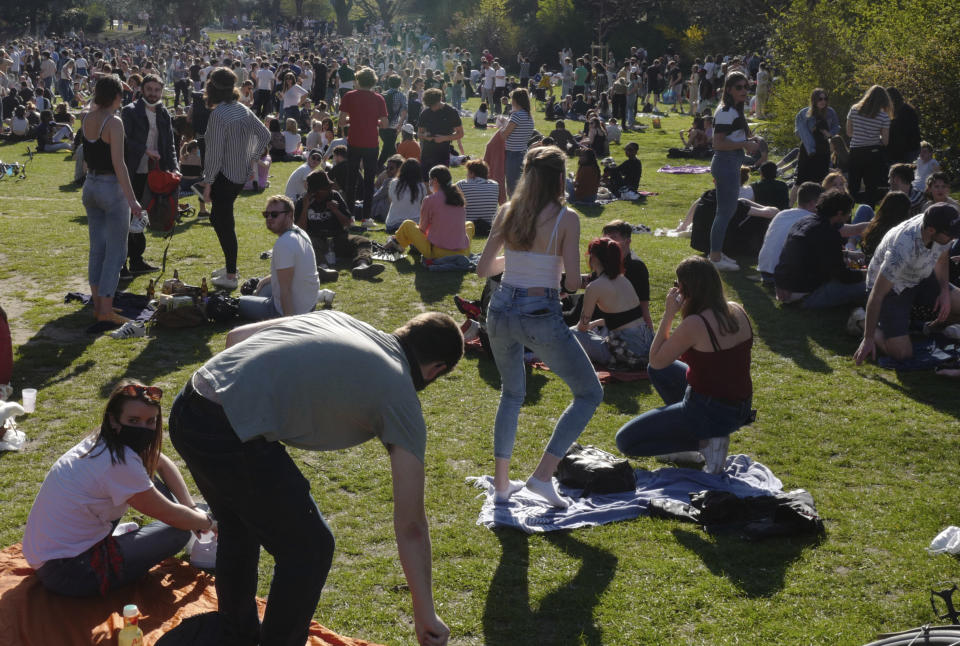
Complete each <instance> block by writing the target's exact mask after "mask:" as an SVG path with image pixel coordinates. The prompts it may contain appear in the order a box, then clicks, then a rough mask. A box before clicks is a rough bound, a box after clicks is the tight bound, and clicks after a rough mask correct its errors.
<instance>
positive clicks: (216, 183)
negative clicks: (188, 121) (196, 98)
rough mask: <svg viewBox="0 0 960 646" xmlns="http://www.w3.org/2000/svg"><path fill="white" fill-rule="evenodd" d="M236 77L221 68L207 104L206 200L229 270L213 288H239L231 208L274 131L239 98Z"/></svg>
mask: <svg viewBox="0 0 960 646" xmlns="http://www.w3.org/2000/svg"><path fill="white" fill-rule="evenodd" d="M236 82H237V75H236V74H234V73H233V71H231V70H229V69H227V68H226V67H218V68H217V69H215V70H213V71H212V72H211V73H210V76H209V77H207V87H206V90H205V93H204V94H205V97H204V98H205V102H206V104H207V107H208V108H209V109H210V110H211V112H210V120H209V121H208V122H207V131H206V135H205V137H204V141H206V154H205V155H204V159H203V181H202V184H203V185H204V189H203V201H204V202H206V203H208V204H212V206H211V210H210V223H211V224H213V230H214V231H215V232H216V234H217V239H218V240H219V241H220V248H221V249H222V250H223V258H224V262H225V266H224V267H223V269H218V270H216V271H214V272H213V274H212V276H213V281H212V282H213V284H214V285H216V286H217V287H222V288H224V289H231V290H232V289H236V288H237V250H238V245H237V231H236V225H235V222H234V219H233V204H234V202H236V201H237V196H238V195H240V190H241V189H242V188H243V185H244V183H245V182H246V181H247V176H248V174H249V171H250V165H251V164H252V163H253V162H254V161H255V160H257V159H259V158H260V156H261V155H262V154H263V151H264V149H265V148H266V147H267V144H268V143H269V141H270V131H269V130H267V128H266V126H264V125H263V123H262V122H261V121H260V119H258V118H257V115H255V114H254V113H253V112H251V111H250V109H249V108H247V107H246V106H245V105H243V104H242V103H239V102H238V101H237V99H239V98H240V93H239V92H238V91H237V89H236V87H235V85H236Z"/></svg>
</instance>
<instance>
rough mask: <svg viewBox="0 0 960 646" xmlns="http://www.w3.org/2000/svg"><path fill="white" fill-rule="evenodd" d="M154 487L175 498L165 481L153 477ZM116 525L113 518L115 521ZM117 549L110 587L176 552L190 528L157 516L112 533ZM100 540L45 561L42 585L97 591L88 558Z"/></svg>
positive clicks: (73, 593) (80, 593)
mask: <svg viewBox="0 0 960 646" xmlns="http://www.w3.org/2000/svg"><path fill="white" fill-rule="evenodd" d="M154 482H155V484H156V486H157V489H158V490H159V491H160V492H161V493H162V494H163V495H165V496H166V497H167V498H170V499H171V500H176V499H175V498H174V497H173V494H171V493H170V490H169V489H167V487H166V485H164V484H163V482H162V481H160V480H159V479H157V480H155V481H154ZM114 527H116V522H114ZM114 540H115V541H116V546H117V549H118V551H119V552H120V557H121V565H120V568H119V571H117V572H114V571H113V569H112V568H111V567H108V568H107V573H108V574H107V576H108V578H109V582H110V589H111V590H112V589H114V588H118V587H120V586H123V585H127V584H129V583H133V582H134V581H137V580H138V579H140V578H141V577H142V576H143V575H144V574H146V573H147V572H148V571H149V570H150V568H152V567H153V566H154V565H156V564H157V563H159V562H160V561H162V560H164V559H166V558H170V557H171V556H175V555H176V554H178V553H179V552H180V551H181V550H182V549H183V548H184V547H186V545H187V541H189V540H190V532H188V531H186V530H183V529H177V528H176V527H171V526H170V525H167V524H166V523H162V522H160V521H159V520H157V521H154V522H152V523H150V524H149V525H146V526H144V527H141V528H140V529H138V530H136V531H133V532H128V533H126V534H122V535H120V536H117V537H115V539H114ZM99 547H100V544H98V545H95V546H94V547H91V548H90V549H88V550H87V551H85V552H83V553H82V554H78V555H77V556H74V557H70V558H62V559H53V560H52V561H47V562H46V563H44V564H43V565H42V566H40V569H39V570H37V578H39V579H40V582H41V583H43V587H45V588H47V589H48V590H50V591H52V592H56V593H57V594H62V595H66V596H69V597H92V596H95V595H97V594H99V593H100V580H99V578H98V577H97V574H96V573H95V572H94V570H93V566H92V565H91V562H92V560H93V558H94V552H95V551H97V550H98V549H99Z"/></svg>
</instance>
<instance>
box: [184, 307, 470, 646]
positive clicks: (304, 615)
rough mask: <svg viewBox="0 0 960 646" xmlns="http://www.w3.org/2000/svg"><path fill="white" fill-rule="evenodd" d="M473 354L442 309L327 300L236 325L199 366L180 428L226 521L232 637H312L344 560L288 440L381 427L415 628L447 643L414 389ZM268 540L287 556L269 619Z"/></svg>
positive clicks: (225, 587) (316, 440) (331, 444)
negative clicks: (330, 576) (377, 323)
mask: <svg viewBox="0 0 960 646" xmlns="http://www.w3.org/2000/svg"><path fill="white" fill-rule="evenodd" d="M462 356H463V335H462V334H461V332H460V329H459V327H457V324H456V323H455V322H454V321H453V319H452V318H450V317H449V316H447V315H445V314H437V313H427V314H420V315H418V316H416V317H414V318H413V319H411V320H410V321H408V322H407V323H406V324H405V325H404V326H403V327H401V328H399V329H398V330H396V331H395V332H394V333H393V334H387V333H384V332H381V331H379V330H376V329H374V328H373V327H371V326H369V325H367V324H366V323H363V322H361V321H358V320H356V319H354V318H353V317H351V316H348V315H346V314H343V313H342V312H332V311H324V312H313V313H310V314H303V315H300V316H291V317H285V318H280V319H274V320H271V321H263V322H260V323H253V324H251V325H246V326H243V327H239V328H236V329H235V330H233V331H231V332H230V333H229V334H228V335H227V348H226V349H225V350H224V351H223V352H221V353H220V354H218V355H216V356H214V357H213V358H212V359H210V360H209V361H207V363H205V364H204V365H203V366H202V367H201V368H199V369H198V370H197V371H196V373H194V375H193V376H192V377H191V379H190V380H189V381H188V382H187V385H186V386H184V389H183V391H182V392H181V393H180V394H179V395H178V396H177V399H176V401H175V402H174V405H173V408H172V409H171V411H170V423H169V427H170V440H171V442H172V443H173V445H174V447H176V449H177V451H179V452H180V455H181V456H183V459H184V461H185V462H186V464H187V466H188V467H189V468H190V472H191V473H192V474H193V477H194V480H195V481H196V483H197V487H198V488H199V489H200V491H201V493H202V494H203V496H204V498H205V499H206V501H207V503H209V505H210V509H211V511H212V512H213V514H214V516H215V517H216V518H217V520H218V523H219V528H220V535H219V545H218V550H217V594H218V598H219V606H220V607H219V612H220V615H221V622H220V623H221V626H222V630H223V636H222V643H229V644H247V643H251V644H252V643H258V640H259V643H264V644H267V643H269V644H273V643H278V644H279V643H283V644H286V643H298V644H299V643H304V642H305V641H306V638H307V630H308V627H309V624H310V620H311V618H312V617H313V613H314V612H315V611H316V606H317V601H318V600H319V598H320V592H321V590H322V589H323V584H324V581H325V580H326V576H327V573H328V572H329V569H330V565H331V562H332V560H333V535H332V534H331V532H330V529H329V527H327V524H326V522H325V521H324V520H323V517H322V516H321V515H320V511H319V510H318V509H317V506H316V503H315V502H314V501H313V498H312V497H311V496H310V486H309V483H308V482H307V481H306V479H305V478H304V477H303V475H302V474H301V473H300V470H299V469H298V468H297V466H296V465H295V464H294V462H293V461H292V460H291V458H290V457H289V455H287V451H286V448H285V446H284V445H290V446H294V447H297V448H301V449H308V450H315V451H333V450H338V449H342V448H347V447H351V446H355V445H357V444H361V443H363V442H365V441H367V440H370V439H372V438H374V437H376V438H378V439H379V440H380V441H381V442H382V443H383V445H384V446H385V447H386V449H387V451H388V453H389V454H390V463H391V471H392V474H393V500H394V529H395V532H396V538H397V548H398V551H399V555H400V562H401V564H402V565H403V570H404V573H405V574H406V576H407V583H408V585H409V587H410V594H411V596H412V597H413V608H414V623H415V628H416V632H417V639H418V641H419V642H420V643H421V644H423V643H431V644H446V642H447V637H448V635H449V629H448V628H447V626H446V625H445V624H444V623H443V621H442V620H441V619H440V618H439V617H437V615H436V612H435V610H434V605H433V591H432V583H431V563H432V558H431V555H430V534H429V529H428V527H427V520H426V514H425V512H424V505H423V498H424V491H423V488H424V466H423V460H424V453H425V450H426V425H425V423H424V419H423V414H422V413H421V410H420V400H419V399H418V397H417V391H418V390H422V389H423V388H425V387H426V386H427V385H428V384H430V383H431V382H432V381H434V380H435V379H436V378H437V377H439V376H441V375H443V374H446V373H447V372H449V371H450V370H452V369H453V367H454V366H455V365H456V364H457V362H458V361H459V360H460V358H461V357H462ZM260 546H263V547H264V548H265V549H266V550H267V551H268V552H270V554H271V555H272V556H273V558H274V561H275V563H276V565H275V568H274V576H273V583H272V585H271V587H270V595H269V598H268V601H267V609H266V613H265V615H264V618H263V623H262V626H261V625H260V624H259V621H258V617H257V612H256V604H255V603H254V597H255V595H256V591H257V571H258V570H257V568H258V562H259V551H260Z"/></svg>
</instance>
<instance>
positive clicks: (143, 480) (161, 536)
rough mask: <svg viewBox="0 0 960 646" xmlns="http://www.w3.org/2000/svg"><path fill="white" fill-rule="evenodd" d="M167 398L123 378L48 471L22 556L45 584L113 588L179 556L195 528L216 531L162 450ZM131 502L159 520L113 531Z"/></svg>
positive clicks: (73, 589)
mask: <svg viewBox="0 0 960 646" xmlns="http://www.w3.org/2000/svg"><path fill="white" fill-rule="evenodd" d="M162 397H163V391H161V390H160V389H159V388H157V387H155V386H145V385H143V384H142V383H140V382H137V381H131V380H124V381H121V382H120V383H119V384H117V386H116V387H114V389H113V392H112V393H111V394H110V398H109V399H108V400H107V406H106V410H105V411H104V413H103V419H102V421H101V423H100V428H99V429H98V430H97V431H95V432H93V433H91V434H90V435H88V436H87V437H86V438H84V439H83V441H81V442H80V443H79V444H77V445H76V446H74V447H73V448H72V449H70V450H69V451H67V452H66V453H64V454H63V455H62V456H61V457H60V459H59V460H57V461H56V463H55V464H54V465H53V466H52V467H51V468H50V471H49V472H48V473H47V476H46V478H44V480H43V484H42V485H41V486H40V491H39V492H38V493H37V497H36V499H35V500H34V501H33V507H32V508H31V509H30V516H29V517H28V518H27V528H26V530H25V531H24V534H23V555H24V557H26V559H27V563H29V564H30V567H32V568H33V569H34V570H36V571H37V577H38V578H39V579H40V582H41V583H42V584H43V585H44V587H46V588H47V589H49V590H51V591H53V592H56V593H59V594H63V595H68V596H72V597H86V596H93V595H96V594H106V593H107V592H109V591H110V590H112V589H113V588H116V587H119V586H122V585H126V584H128V583H132V582H133V581H136V580H137V579H139V578H140V577H141V576H143V575H144V574H146V573H147V571H148V570H149V569H150V568H152V567H153V566H154V565H156V564H157V563H159V562H160V561H162V560H163V559H165V558H168V557H171V556H173V555H175V554H177V553H179V552H180V551H181V550H182V549H183V548H184V547H185V546H186V544H187V540H188V539H189V538H190V532H191V531H194V532H200V531H208V530H215V529H216V523H215V521H214V520H213V518H212V517H211V516H210V515H209V514H208V513H206V512H204V511H201V510H199V509H198V508H197V505H195V504H194V502H193V499H192V498H191V497H190V493H189V492H188V491H187V485H186V483H184V481H183V476H182V475H180V470H179V469H177V466H176V465H175V464H174V463H173V462H172V461H171V460H170V458H168V457H167V456H165V455H164V454H163V452H162V447H161V445H162V442H163V416H162V411H161V410H160V400H161V398H162ZM128 506H130V507H133V508H134V509H136V510H137V511H138V512H140V513H141V514H143V515H145V516H149V517H152V518H156V519H157V520H156V521H155V522H153V523H150V524H149V525H146V526H145V527H141V528H140V529H137V530H136V531H133V532H127V533H124V534H121V535H119V536H114V535H113V530H114V529H115V528H116V526H117V523H118V522H119V521H120V518H122V517H123V515H124V514H125V513H126V512H127V507H128Z"/></svg>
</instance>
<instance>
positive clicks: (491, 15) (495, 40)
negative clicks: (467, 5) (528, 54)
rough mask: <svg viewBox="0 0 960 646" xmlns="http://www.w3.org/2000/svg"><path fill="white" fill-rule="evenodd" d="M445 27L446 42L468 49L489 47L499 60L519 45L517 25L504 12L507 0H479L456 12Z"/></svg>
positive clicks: (508, 56)
mask: <svg viewBox="0 0 960 646" xmlns="http://www.w3.org/2000/svg"><path fill="white" fill-rule="evenodd" d="M452 22H453V25H452V26H451V27H449V28H448V29H447V35H448V36H449V37H450V42H453V43H457V44H459V45H460V46H465V47H467V48H468V49H469V50H470V51H472V52H478V51H480V50H482V49H489V50H490V51H491V52H493V53H494V55H495V56H499V57H500V58H501V59H503V60H508V59H511V58H513V57H514V56H515V54H516V52H517V51H518V49H519V48H520V37H521V30H520V27H519V26H518V25H517V23H516V22H514V21H513V20H512V19H511V18H510V16H509V15H508V12H507V0H480V2H478V3H477V5H476V6H475V7H474V8H473V10H472V11H470V12H469V13H465V12H460V11H458V12H456V13H454V14H453V18H452Z"/></svg>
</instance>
